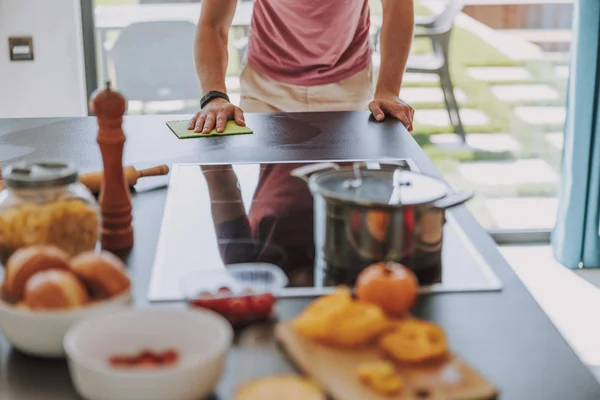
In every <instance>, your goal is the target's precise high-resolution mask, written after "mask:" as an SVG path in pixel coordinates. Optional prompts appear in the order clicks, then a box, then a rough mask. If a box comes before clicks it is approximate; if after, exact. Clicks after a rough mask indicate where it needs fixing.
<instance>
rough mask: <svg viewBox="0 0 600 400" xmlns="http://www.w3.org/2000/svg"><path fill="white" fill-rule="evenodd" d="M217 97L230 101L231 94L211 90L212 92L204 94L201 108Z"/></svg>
mask: <svg viewBox="0 0 600 400" xmlns="http://www.w3.org/2000/svg"><path fill="white" fill-rule="evenodd" d="M216 98H221V99H225V100H227V101H229V96H227V93H223V92H219V91H216V90H211V91H210V92H208V93H206V94H205V95H204V96H202V99H201V100H200V108H201V109H202V108H204V106H205V105H207V104H208V103H209V102H210V101H211V100H214V99H216Z"/></svg>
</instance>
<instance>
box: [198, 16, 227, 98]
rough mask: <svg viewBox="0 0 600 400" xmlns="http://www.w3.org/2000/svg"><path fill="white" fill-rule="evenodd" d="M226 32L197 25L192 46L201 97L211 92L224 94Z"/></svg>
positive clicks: (225, 89) (221, 29)
mask: <svg viewBox="0 0 600 400" xmlns="http://www.w3.org/2000/svg"><path fill="white" fill-rule="evenodd" d="M227 34H228V32H227V30H226V29H223V28H218V27H213V26H210V25H206V26H204V25H203V24H202V23H200V24H198V31H197V34H196V41H195V46H194V59H195V62H196V74H197V75H198V81H199V82H200V91H201V92H202V95H204V94H206V93H207V92H209V91H211V90H218V91H220V92H223V93H225V92H226V91H227V88H226V86H225V73H226V72H227V62H228V54H227Z"/></svg>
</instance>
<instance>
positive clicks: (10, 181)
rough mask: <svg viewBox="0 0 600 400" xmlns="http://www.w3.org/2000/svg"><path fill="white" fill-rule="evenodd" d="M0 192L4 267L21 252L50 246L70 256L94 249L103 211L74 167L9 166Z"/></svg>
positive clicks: (43, 164) (46, 164) (48, 164)
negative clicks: (39, 246) (20, 250)
mask: <svg viewBox="0 0 600 400" xmlns="http://www.w3.org/2000/svg"><path fill="white" fill-rule="evenodd" d="M3 178H4V185H5V189H4V190H3V191H2V192H0V262H2V264H6V261H7V259H8V258H9V257H10V255H11V254H12V253H13V252H14V251H15V250H17V249H19V248H21V247H26V246H31V245H36V244H48V245H54V246H57V247H59V248H61V249H63V250H64V251H66V252H67V253H69V254H70V255H76V254H79V253H81V252H83V251H86V250H93V249H94V248H95V247H96V243H97V242H98V239H99V238H100V232H101V230H100V226H101V225H100V209H99V207H98V203H97V202H96V200H95V198H94V196H93V195H92V193H91V192H90V191H89V190H88V189H87V188H86V187H85V186H84V185H83V184H82V183H81V182H79V177H78V174H77V171H76V170H75V169H74V168H73V166H72V165H70V164H67V163H63V162H56V161H27V162H20V163H17V164H14V165H12V166H10V167H8V168H7V169H6V170H5V171H4V174H3Z"/></svg>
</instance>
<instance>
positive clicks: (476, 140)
mask: <svg viewBox="0 0 600 400" xmlns="http://www.w3.org/2000/svg"><path fill="white" fill-rule="evenodd" d="M429 140H431V142H432V143H435V144H436V145H437V146H438V147H439V148H442V149H453V148H464V144H463V143H462V141H461V140H460V138H459V137H458V135H456V134H454V133H443V134H439V135H432V136H430V137H429ZM467 145H468V146H469V147H471V148H473V149H476V150H481V151H490V152H504V151H513V152H515V151H518V150H519V149H520V146H519V142H517V141H516V140H515V138H514V137H513V136H512V135H510V134H508V133H469V134H467Z"/></svg>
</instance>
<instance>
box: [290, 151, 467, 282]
mask: <svg viewBox="0 0 600 400" xmlns="http://www.w3.org/2000/svg"><path fill="white" fill-rule="evenodd" d="M292 175H293V176H296V177H298V178H301V179H303V180H304V181H306V182H307V183H308V186H309V188H310V190H311V192H312V194H313V197H314V199H315V207H314V213H315V250H316V258H317V260H316V261H317V262H316V265H317V268H318V269H322V271H316V273H315V279H316V280H317V282H316V284H317V285H338V284H347V285H353V284H354V281H355V280H356V277H357V275H358V274H359V273H360V271H362V270H363V269H364V268H365V267H366V266H368V265H369V264H371V263H374V262H378V261H396V262H400V263H403V264H405V265H407V266H408V267H409V268H411V269H412V270H413V271H414V272H415V273H416V275H417V278H418V279H419V281H420V283H421V284H423V285H428V284H433V283H437V282H440V281H441V277H442V266H441V249H442V240H443V227H444V223H445V210H446V209H448V208H451V207H455V206H458V205H460V204H463V203H465V202H466V201H468V200H469V199H470V198H471V197H472V196H473V193H472V192H460V193H454V192H452V191H451V190H450V189H449V188H448V186H447V185H446V184H445V183H444V182H442V181H440V180H438V179H435V178H432V177H430V176H426V175H423V174H419V173H415V172H411V171H408V170H406V169H403V167H401V166H400V165H397V164H394V163H390V162H386V163H364V162H357V163H353V164H352V165H349V166H340V165H338V164H334V163H320V164H312V165H308V166H304V167H300V168H298V169H296V170H294V171H293V172H292ZM319 276H321V277H320V278H319ZM320 279H322V281H320Z"/></svg>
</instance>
